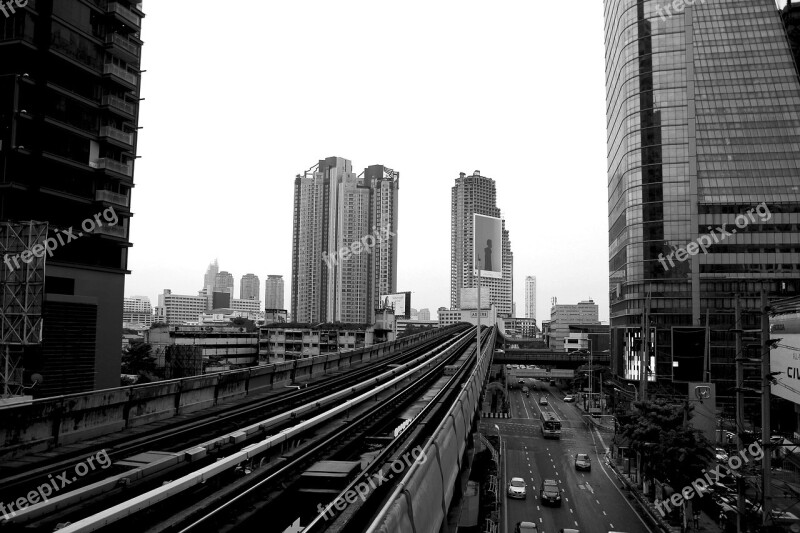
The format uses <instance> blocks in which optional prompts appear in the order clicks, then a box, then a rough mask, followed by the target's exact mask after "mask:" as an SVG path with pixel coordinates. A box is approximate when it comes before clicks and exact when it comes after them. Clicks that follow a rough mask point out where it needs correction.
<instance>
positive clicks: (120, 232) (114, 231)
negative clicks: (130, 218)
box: [92, 224, 127, 239]
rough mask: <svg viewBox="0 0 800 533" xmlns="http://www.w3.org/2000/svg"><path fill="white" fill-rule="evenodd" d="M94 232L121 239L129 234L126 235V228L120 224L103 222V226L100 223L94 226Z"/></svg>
mask: <svg viewBox="0 0 800 533" xmlns="http://www.w3.org/2000/svg"><path fill="white" fill-rule="evenodd" d="M92 233H96V234H98V235H109V236H111V237H119V238H121V239H125V238H127V235H125V233H126V232H125V228H124V227H123V226H119V225H117V226H108V225H106V224H103V225H102V226H99V225H98V226H97V227H96V228H94V231H93V232H92Z"/></svg>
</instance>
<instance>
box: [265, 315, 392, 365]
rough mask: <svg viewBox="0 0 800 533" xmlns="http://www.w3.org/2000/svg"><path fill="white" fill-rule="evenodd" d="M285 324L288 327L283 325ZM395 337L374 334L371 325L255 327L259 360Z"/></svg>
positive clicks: (318, 352) (300, 356)
mask: <svg viewBox="0 0 800 533" xmlns="http://www.w3.org/2000/svg"><path fill="white" fill-rule="evenodd" d="M287 326H288V327H287ZM394 339H395V335H394V332H393V331H391V332H389V333H388V334H384V335H376V330H375V328H373V327H369V328H355V327H346V326H343V327H333V328H330V327H326V326H322V327H319V328H317V327H311V326H310V325H296V324H289V325H283V324H273V325H270V326H264V327H262V328H260V329H259V354H260V356H261V359H262V361H268V360H271V361H275V360H287V359H304V358H306V357H314V356H316V355H321V354H327V353H339V352H342V351H347V350H356V349H358V348H364V347H366V346H372V345H373V344H375V343H377V342H389V341H393V340H394Z"/></svg>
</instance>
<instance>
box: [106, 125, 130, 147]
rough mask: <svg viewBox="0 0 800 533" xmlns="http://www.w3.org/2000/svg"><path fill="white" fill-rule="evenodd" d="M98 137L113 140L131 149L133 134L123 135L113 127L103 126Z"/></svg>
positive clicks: (122, 132) (123, 133)
mask: <svg viewBox="0 0 800 533" xmlns="http://www.w3.org/2000/svg"><path fill="white" fill-rule="evenodd" d="M100 137H108V138H109V139H114V140H115V141H119V142H121V143H123V144H126V145H127V146H131V147H133V133H125V132H124V131H122V130H118V129H117V128H114V127H113V126H103V127H102V128H100Z"/></svg>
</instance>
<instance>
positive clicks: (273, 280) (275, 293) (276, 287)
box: [264, 274, 286, 309]
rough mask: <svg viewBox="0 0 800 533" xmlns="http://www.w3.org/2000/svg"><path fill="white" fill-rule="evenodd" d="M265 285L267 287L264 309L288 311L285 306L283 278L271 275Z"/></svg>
mask: <svg viewBox="0 0 800 533" xmlns="http://www.w3.org/2000/svg"><path fill="white" fill-rule="evenodd" d="M264 285H266V289H265V291H264V308H265V309H286V308H285V307H284V306H283V276H276V275H274V274H270V275H269V276H268V277H267V281H265V282H264Z"/></svg>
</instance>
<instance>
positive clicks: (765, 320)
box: [761, 288, 772, 526]
mask: <svg viewBox="0 0 800 533" xmlns="http://www.w3.org/2000/svg"><path fill="white" fill-rule="evenodd" d="M768 311H769V303H768V302H767V290H766V289H764V288H762V289H761V383H762V385H761V445H762V446H763V448H764V458H763V459H762V460H761V464H762V465H763V467H764V472H763V474H762V478H763V480H764V489H763V490H764V505H762V507H761V510H762V515H761V520H762V522H761V523H762V525H764V526H766V525H767V524H768V523H769V521H770V519H771V518H772V516H771V515H772V450H771V449H770V444H771V442H770V440H769V438H770V427H769V426H770V419H769V415H770V413H769V388H770V380H771V378H772V376H771V375H770V367H769V353H770V341H769V313H768Z"/></svg>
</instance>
